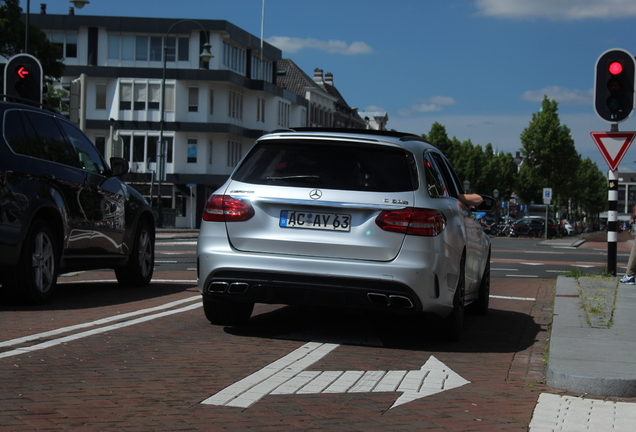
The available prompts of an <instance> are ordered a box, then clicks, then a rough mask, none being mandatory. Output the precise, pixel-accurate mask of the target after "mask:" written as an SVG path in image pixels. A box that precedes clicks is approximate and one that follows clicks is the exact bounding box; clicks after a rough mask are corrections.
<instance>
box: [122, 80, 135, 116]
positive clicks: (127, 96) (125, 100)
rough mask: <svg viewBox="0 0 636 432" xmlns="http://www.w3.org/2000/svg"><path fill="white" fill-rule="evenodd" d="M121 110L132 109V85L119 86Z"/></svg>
mask: <svg viewBox="0 0 636 432" xmlns="http://www.w3.org/2000/svg"><path fill="white" fill-rule="evenodd" d="M119 109H120V110H122V111H126V110H131V109H132V83H121V84H120V86H119Z"/></svg>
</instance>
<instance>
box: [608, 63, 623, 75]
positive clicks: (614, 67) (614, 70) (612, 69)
mask: <svg viewBox="0 0 636 432" xmlns="http://www.w3.org/2000/svg"><path fill="white" fill-rule="evenodd" d="M607 69H608V70H609V73H611V74H612V75H618V74H620V73H621V72H623V64H622V63H621V62H617V61H613V62H611V63H610V64H609V67H608V68H607Z"/></svg>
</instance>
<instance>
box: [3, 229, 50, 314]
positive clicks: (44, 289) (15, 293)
mask: <svg viewBox="0 0 636 432" xmlns="http://www.w3.org/2000/svg"><path fill="white" fill-rule="evenodd" d="M59 262H60V256H59V249H58V247H57V241H56V239H55V236H54V235H53V231H52V230H51V228H50V227H49V226H48V225H47V224H46V223H45V222H44V221H41V220H36V221H35V222H34V223H33V226H32V227H31V229H30V230H29V233H28V235H27V237H26V239H25V241H24V249H23V250H22V254H21V256H20V259H19V261H18V265H17V267H16V268H15V269H12V270H9V271H7V272H5V275H4V277H3V287H4V289H5V291H6V292H7V294H8V295H9V297H10V298H11V299H14V300H18V301H20V302H27V303H34V304H44V303H47V302H48V301H49V300H50V299H51V295H52V294H53V291H54V290H55V285H56V283H57V272H58V265H59Z"/></svg>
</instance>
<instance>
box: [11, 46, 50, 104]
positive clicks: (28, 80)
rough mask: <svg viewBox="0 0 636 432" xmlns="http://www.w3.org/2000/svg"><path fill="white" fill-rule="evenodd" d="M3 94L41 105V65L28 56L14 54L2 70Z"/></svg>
mask: <svg viewBox="0 0 636 432" xmlns="http://www.w3.org/2000/svg"><path fill="white" fill-rule="evenodd" d="M4 94H6V95H9V96H14V97H19V98H22V99H29V100H32V101H34V102H37V103H42V65H41V64H40V62H39V61H38V59H36V58H35V57H33V56H32V55H30V54H16V55H14V56H13V57H11V58H10V59H9V61H8V62H7V64H6V66H5V68H4Z"/></svg>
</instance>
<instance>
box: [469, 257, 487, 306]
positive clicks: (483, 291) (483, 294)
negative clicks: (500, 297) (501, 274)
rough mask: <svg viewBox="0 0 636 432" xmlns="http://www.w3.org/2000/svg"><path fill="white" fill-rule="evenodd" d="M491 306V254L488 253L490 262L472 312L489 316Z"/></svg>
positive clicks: (485, 269) (472, 304)
mask: <svg viewBox="0 0 636 432" xmlns="http://www.w3.org/2000/svg"><path fill="white" fill-rule="evenodd" d="M489 304H490V252H488V261H487V262H486V267H485V268H484V274H483V276H482V277H481V283H480V284H479V293H478V297H477V300H476V301H475V302H473V303H471V304H470V307H469V309H470V311H471V312H472V313H474V314H475V315H486V314H488V306H489Z"/></svg>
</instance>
